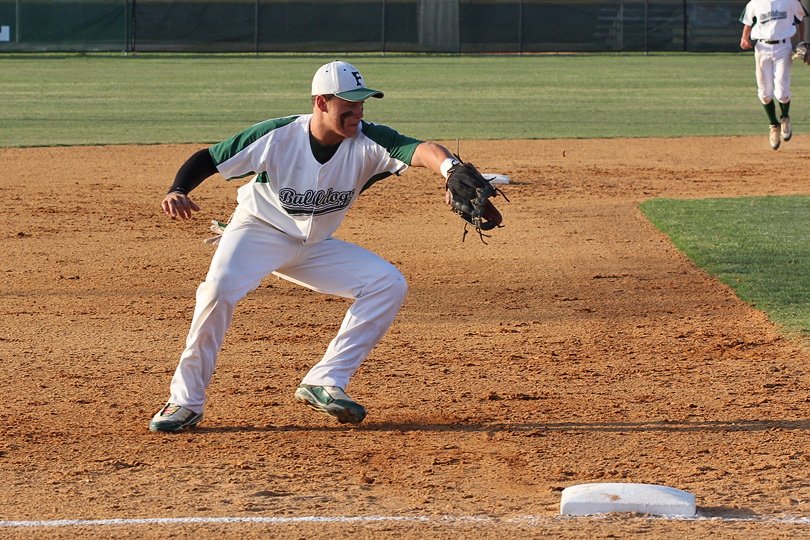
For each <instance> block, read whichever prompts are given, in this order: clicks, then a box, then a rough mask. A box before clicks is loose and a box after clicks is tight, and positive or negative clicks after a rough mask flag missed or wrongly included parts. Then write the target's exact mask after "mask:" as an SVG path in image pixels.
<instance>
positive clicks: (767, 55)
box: [754, 40, 793, 112]
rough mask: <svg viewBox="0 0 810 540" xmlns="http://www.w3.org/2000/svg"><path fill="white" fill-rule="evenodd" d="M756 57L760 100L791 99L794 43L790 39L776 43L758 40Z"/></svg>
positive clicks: (782, 100)
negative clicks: (770, 43) (771, 43)
mask: <svg viewBox="0 0 810 540" xmlns="http://www.w3.org/2000/svg"><path fill="white" fill-rule="evenodd" d="M754 58H755V59H756V66H757V92H758V94H759V100H760V101H761V102H762V103H765V104H767V103H770V102H771V101H772V100H773V99H774V98H776V100H777V101H779V102H781V103H787V102H788V101H790V69H791V67H792V66H793V45H792V44H791V43H790V40H787V41H786V42H785V43H777V44H775V45H768V44H767V43H763V42H761V41H758V42H757V44H756V47H755V49H754ZM777 112H778V111H777Z"/></svg>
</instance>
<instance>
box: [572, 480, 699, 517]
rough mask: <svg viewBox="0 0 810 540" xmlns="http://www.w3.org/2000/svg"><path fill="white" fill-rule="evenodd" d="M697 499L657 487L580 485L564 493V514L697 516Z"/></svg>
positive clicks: (643, 485)
mask: <svg viewBox="0 0 810 540" xmlns="http://www.w3.org/2000/svg"><path fill="white" fill-rule="evenodd" d="M696 511H697V509H696V507H695V496H694V495H692V494H691V493H687V492H686V491H681V490H680V489H675V488H671V487H667V486H658V485H655V484H624V483H619V484H580V485H578V486H570V487H567V488H565V489H564V490H563V492H562V501H561V502H560V514H562V515H569V516H585V515H588V514H607V513H609V512H638V513H640V514H653V515H657V516H669V515H676V516H694V515H695V513H696Z"/></svg>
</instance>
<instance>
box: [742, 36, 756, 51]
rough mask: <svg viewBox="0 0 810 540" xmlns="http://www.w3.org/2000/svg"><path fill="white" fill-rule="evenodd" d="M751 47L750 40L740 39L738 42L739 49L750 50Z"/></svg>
mask: <svg viewBox="0 0 810 540" xmlns="http://www.w3.org/2000/svg"><path fill="white" fill-rule="evenodd" d="M752 46H753V45H751V40H750V39H747V38H742V39H741V40H740V48H741V49H743V50H747V49H750V48H751V47H752Z"/></svg>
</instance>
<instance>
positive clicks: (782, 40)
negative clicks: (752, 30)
mask: <svg viewBox="0 0 810 540" xmlns="http://www.w3.org/2000/svg"><path fill="white" fill-rule="evenodd" d="M785 41H787V39H780V40H779V41H765V40H762V43H767V44H768V45H776V44H777V43H784V42H785Z"/></svg>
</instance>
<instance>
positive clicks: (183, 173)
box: [169, 148, 217, 195]
mask: <svg viewBox="0 0 810 540" xmlns="http://www.w3.org/2000/svg"><path fill="white" fill-rule="evenodd" d="M216 172H217V166H216V165H215V164H214V159H213V158H212V157H211V154H210V153H209V152H208V149H207V148H204V149H202V150H200V151H199V152H195V153H194V154H193V155H192V156H191V157H190V158H188V160H186V162H185V163H183V165H182V166H181V167H180V170H179V171H177V176H175V177H174V183H173V184H172V187H171V188H169V193H183V194H185V195H188V194H189V193H190V192H191V190H192V189H194V188H195V187H197V186H199V185H200V184H202V182H203V180H205V179H206V178H208V177H209V176H212V175H213V174H214V173H216Z"/></svg>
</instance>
